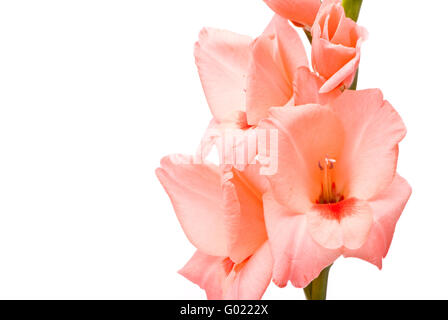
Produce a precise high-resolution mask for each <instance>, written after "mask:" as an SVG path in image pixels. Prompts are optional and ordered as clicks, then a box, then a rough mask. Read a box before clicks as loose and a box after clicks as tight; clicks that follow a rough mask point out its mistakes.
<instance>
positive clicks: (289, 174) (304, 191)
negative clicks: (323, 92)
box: [260, 105, 344, 213]
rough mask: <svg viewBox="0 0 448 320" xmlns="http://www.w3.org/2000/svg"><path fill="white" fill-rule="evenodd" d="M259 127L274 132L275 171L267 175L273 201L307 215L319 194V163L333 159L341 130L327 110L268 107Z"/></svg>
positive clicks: (342, 138) (342, 131)
mask: <svg viewBox="0 0 448 320" xmlns="http://www.w3.org/2000/svg"><path fill="white" fill-rule="evenodd" d="M260 128H263V129H267V130H278V152H277V154H278V171H277V174H275V175H272V176H268V177H267V178H268V179H269V181H270V183H271V187H272V191H273V193H274V196H275V197H276V199H277V200H278V201H279V202H280V203H281V204H282V205H284V206H286V207H287V208H289V209H291V210H293V211H295V212H296V213H305V212H307V211H308V210H309V209H310V208H311V207H312V205H313V203H315V201H316V200H318V198H319V195H320V193H321V183H320V181H321V171H320V170H319V162H320V161H321V160H322V159H323V158H325V157H330V158H333V159H337V158H338V157H339V154H340V151H341V149H342V146H343V144H344V129H343V127H342V124H341V121H339V119H338V117H337V115H336V114H335V113H334V112H333V111H332V110H331V109H330V108H328V107H325V106H320V105H305V106H301V107H300V108H297V107H283V108H272V109H271V110H270V117H269V118H268V119H266V120H263V121H262V122H261V123H260Z"/></svg>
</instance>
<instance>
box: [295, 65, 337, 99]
mask: <svg viewBox="0 0 448 320" xmlns="http://www.w3.org/2000/svg"><path fill="white" fill-rule="evenodd" d="M324 82H325V80H324V79H323V78H321V77H319V76H318V75H317V74H315V73H313V72H311V71H310V69H309V68H308V67H300V68H299V69H297V72H296V76H295V79H294V105H296V106H300V105H304V104H310V103H313V104H314V103H315V104H321V105H325V104H327V103H329V102H330V101H332V100H334V99H336V98H337V97H338V96H339V95H340V94H341V91H340V90H338V89H335V90H333V91H331V92H329V93H319V90H320V88H321V87H322V85H323V84H324Z"/></svg>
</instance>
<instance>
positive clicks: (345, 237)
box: [306, 198, 373, 249]
mask: <svg viewBox="0 0 448 320" xmlns="http://www.w3.org/2000/svg"><path fill="white" fill-rule="evenodd" d="M306 216H307V221H308V224H309V232H310V234H311V236H312V237H313V239H314V240H315V241H316V242H317V243H319V244H320V245H321V246H323V247H324V248H328V249H340V248H343V247H345V248H348V249H359V248H360V247H361V246H363V245H364V243H365V242H366V240H367V236H368V235H369V232H370V230H371V227H372V223H373V214H372V210H371V208H370V207H369V205H368V203H367V202H366V201H361V200H357V199H354V198H351V199H347V200H345V201H341V202H338V203H334V204H317V205H315V206H314V207H313V208H312V209H311V210H310V211H309V212H307V214H306Z"/></svg>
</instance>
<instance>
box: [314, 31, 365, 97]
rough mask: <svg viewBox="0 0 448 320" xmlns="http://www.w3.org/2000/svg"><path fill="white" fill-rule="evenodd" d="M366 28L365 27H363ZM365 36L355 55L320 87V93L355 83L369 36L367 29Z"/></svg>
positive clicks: (359, 41)
mask: <svg viewBox="0 0 448 320" xmlns="http://www.w3.org/2000/svg"><path fill="white" fill-rule="evenodd" d="M362 30H364V29H362ZM365 34H366V35H365V36H364V38H360V39H359V40H358V42H357V44H356V48H355V56H354V57H353V59H351V60H350V61H349V62H347V63H346V64H345V65H344V66H342V67H341V68H340V69H339V70H338V71H337V72H335V73H334V74H333V75H332V76H331V77H330V78H329V79H328V80H327V81H326V82H325V83H324V84H323V85H322V87H321V88H320V91H319V92H320V93H327V92H330V91H332V90H334V89H335V88H337V87H339V86H340V85H344V86H345V88H349V87H350V86H351V84H352V83H353V80H354V79H355V76H356V71H357V70H358V67H359V62H360V61H361V45H362V43H363V41H364V39H365V38H367V31H365Z"/></svg>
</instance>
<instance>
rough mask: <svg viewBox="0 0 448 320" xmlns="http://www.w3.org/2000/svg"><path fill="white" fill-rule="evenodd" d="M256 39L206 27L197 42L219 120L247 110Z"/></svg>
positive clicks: (201, 68)
mask: <svg viewBox="0 0 448 320" xmlns="http://www.w3.org/2000/svg"><path fill="white" fill-rule="evenodd" d="M251 43H252V39H251V38H250V37H247V36H243V35H239V34H236V33H233V32H230V31H224V30H217V29H212V28H206V29H203V30H202V31H201V33H200V34H199V41H198V42H197V43H196V46H195V52H194V54H195V58H196V65H197V67H198V71H199V76H200V78H201V82H202V87H203V89H204V92H205V96H206V98H207V102H208V104H209V106H210V110H211V112H212V114H213V116H214V117H215V118H216V119H217V120H218V121H219V122H223V121H226V120H227V119H228V118H234V117H235V114H236V113H238V112H240V111H244V110H245V104H246V96H245V88H246V81H247V71H248V69H249V54H250V44H251Z"/></svg>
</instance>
